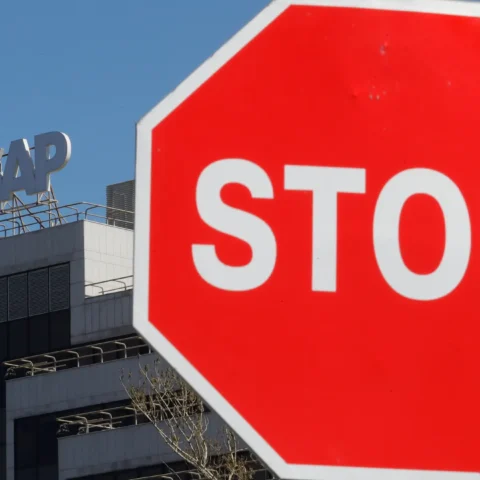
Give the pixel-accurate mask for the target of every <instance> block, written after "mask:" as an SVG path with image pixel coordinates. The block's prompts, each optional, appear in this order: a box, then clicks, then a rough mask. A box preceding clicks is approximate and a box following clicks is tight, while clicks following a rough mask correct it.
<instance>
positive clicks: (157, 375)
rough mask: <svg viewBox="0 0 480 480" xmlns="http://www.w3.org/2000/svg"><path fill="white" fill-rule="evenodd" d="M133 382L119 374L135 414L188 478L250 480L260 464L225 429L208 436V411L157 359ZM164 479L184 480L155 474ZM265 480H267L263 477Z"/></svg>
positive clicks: (141, 366) (174, 474) (173, 475)
mask: <svg viewBox="0 0 480 480" xmlns="http://www.w3.org/2000/svg"><path fill="white" fill-rule="evenodd" d="M139 373H140V376H139V379H138V380H137V381H136V382H135V381H134V380H133V376H132V374H131V373H129V374H128V375H125V374H124V373H122V376H121V382H122V385H123V387H124V389H125V391H126V392H127V394H128V396H129V397H130V399H131V401H132V406H133V408H135V410H136V412H137V413H141V414H143V415H144V416H145V417H146V418H147V419H148V421H149V422H150V423H151V424H152V425H153V426H154V427H155V429H156V430H157V432H158V433H159V435H160V437H161V438H162V439H163V441H164V442H165V443H166V444H167V445H168V446H169V447H170V448H171V449H172V451H173V452H175V453H176V454H177V455H178V456H179V457H180V458H182V459H183V460H185V461H186V462H187V464H189V465H191V467H192V469H191V470H189V471H188V473H189V475H190V477H194V478H197V479H198V480H253V476H254V473H255V472H256V471H258V470H259V468H260V469H261V467H260V463H259V462H258V460H256V459H254V458H253V457H252V455H251V454H250V453H249V452H248V451H247V450H245V449H243V450H242V449H241V448H240V446H239V442H238V438H237V436H236V435H235V433H234V432H233V431H232V430H231V429H230V428H228V427H225V428H224V429H223V431H222V432H218V434H217V435H212V434H210V435H209V434H208V427H209V419H208V410H207V409H206V407H205V405H204V403H203V401H202V399H201V398H200V397H199V396H198V395H197V393H196V392H195V391H194V390H193V389H192V388H191V387H190V386H189V385H188V384H187V383H186V382H185V381H184V380H183V379H182V378H181V377H180V376H179V375H178V374H177V373H176V372H175V371H174V370H173V369H171V368H169V367H167V366H166V364H165V363H164V362H163V361H162V360H161V359H160V358H157V359H155V361H154V362H153V365H152V366H151V365H142V364H141V363H140V366H139ZM157 478H159V479H160V478H164V479H166V480H185V479H184V478H182V479H181V478H180V476H179V474H178V472H175V471H173V470H171V469H170V474H163V475H158V477H157ZM268 478H273V476H272V475H271V474H269V476H268Z"/></svg>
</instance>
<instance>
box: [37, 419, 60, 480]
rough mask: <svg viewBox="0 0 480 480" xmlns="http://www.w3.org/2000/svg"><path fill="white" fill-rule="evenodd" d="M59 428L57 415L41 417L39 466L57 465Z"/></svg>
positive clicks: (39, 425) (38, 438)
mask: <svg viewBox="0 0 480 480" xmlns="http://www.w3.org/2000/svg"><path fill="white" fill-rule="evenodd" d="M57 430H58V423H57V421H56V416H54V417H52V416H51V415H48V416H47V415H46V416H42V417H39V419H38V428H37V452H38V465H39V466H40V465H41V466H45V465H57V461H58V444H57ZM50 478H53V477H50Z"/></svg>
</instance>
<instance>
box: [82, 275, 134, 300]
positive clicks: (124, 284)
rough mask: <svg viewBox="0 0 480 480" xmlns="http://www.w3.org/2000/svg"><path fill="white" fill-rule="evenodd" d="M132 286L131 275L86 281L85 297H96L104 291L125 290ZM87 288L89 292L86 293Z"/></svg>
mask: <svg viewBox="0 0 480 480" xmlns="http://www.w3.org/2000/svg"><path fill="white" fill-rule="evenodd" d="M132 288H133V275H127V276H125V277H117V278H110V279H108V280H102V281H101V282H93V283H91V282H87V283H86V284H85V289H86V290H85V297H86V298H91V297H97V296H99V295H105V294H106V293H114V292H126V291H127V290H131V289H132ZM87 289H88V292H89V293H90V294H87Z"/></svg>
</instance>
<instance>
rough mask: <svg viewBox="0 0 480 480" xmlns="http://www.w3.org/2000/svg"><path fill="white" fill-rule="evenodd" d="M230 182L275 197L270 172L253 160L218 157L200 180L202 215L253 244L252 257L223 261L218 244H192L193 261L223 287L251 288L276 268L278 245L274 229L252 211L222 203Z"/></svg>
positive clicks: (261, 195)
mask: <svg viewBox="0 0 480 480" xmlns="http://www.w3.org/2000/svg"><path fill="white" fill-rule="evenodd" d="M228 183H238V184H241V185H244V186H245V187H247V188H248V189H249V191H250V193H251V195H252V197H253V198H273V187H272V184H271V182H270V179H269V177H268V175H267V173H266V172H265V171H264V170H263V169H262V168H260V167H259V166H258V165H256V164H255V163H253V162H250V161H248V160H241V159H225V160H219V161H217V162H214V163H212V164H210V165H209V166H207V167H206V168H205V169H204V170H203V171H202V173H201V174H200V177H199V179H198V182H197V189H196V202H197V209H198V213H199V214H200V218H201V219H202V220H203V221H204V222H205V223H206V224H207V225H209V226H210V227H212V228H214V229H216V230H218V231H219V232H222V233H225V234H227V235H232V236H233V237H237V238H239V239H241V240H243V241H245V242H246V243H248V244H249V245H250V248H251V249H252V259H251V261H250V262H249V263H248V264H247V265H244V266H229V265H225V264H224V263H223V262H221V261H220V260H219V258H218V256H217V254H216V252H215V245H200V244H194V245H192V255H193V262H194V264H195V267H196V269H197V271H198V273H199V275H200V276H201V277H202V278H203V279H204V280H205V281H206V282H208V283H209V284H210V285H213V286H214V287H217V288H220V289H222V290H230V291H245V290H252V289H254V288H257V287H259V286H261V285H262V284H263V283H265V282H266V281H267V280H268V278H269V277H270V275H271V274H272V272H273V269H274V268H275V262H276V258H277V245H276V241H275V236H274V234H273V232H272V230H271V228H270V227H269V226H268V225H267V224H266V223H265V222H264V221H263V220H262V219H260V218H258V217H257V216H255V215H252V214H251V213H248V212H245V211H243V210H239V209H237V208H233V207H230V206H228V205H226V204H224V203H223V201H222V199H221V197H220V193H221V190H222V188H223V187H224V186H225V185H227V184H228Z"/></svg>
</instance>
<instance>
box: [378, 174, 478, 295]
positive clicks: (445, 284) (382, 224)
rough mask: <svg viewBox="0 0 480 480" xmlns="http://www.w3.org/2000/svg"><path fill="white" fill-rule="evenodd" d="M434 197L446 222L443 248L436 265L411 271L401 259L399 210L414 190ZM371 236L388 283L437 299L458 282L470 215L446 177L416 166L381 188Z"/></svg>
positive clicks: (464, 259) (466, 253) (468, 242)
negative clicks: (429, 270)
mask: <svg viewBox="0 0 480 480" xmlns="http://www.w3.org/2000/svg"><path fill="white" fill-rule="evenodd" d="M420 193H423V194H426V195H430V196H431V197H433V198H434V199H435V200H436V201H437V202H438V204H439V205H440V208H441V209H442V212H443V216H444V220H445V250H444V254H443V258H442V260H441V262H440V264H439V266H438V267H437V269H436V270H435V271H434V272H432V273H430V274H427V275H421V274H416V273H414V272H412V271H411V270H409V268H408V267H407V266H406V265H405V263H404V262H403V259H402V254H401V251H400V240H399V224H400V216H401V213H402V208H403V205H404V204H405V202H406V201H407V199H408V198H409V197H411V196H412V195H415V194H420ZM373 240H374V249H375V255H376V258H377V263H378V266H379V268H380V271H381V272H382V275H383V277H384V278H385V280H386V281H387V283H388V284H389V285H390V286H391V287H392V288H393V289H394V290H395V291H396V292H397V293H399V294H400V295H403V296H404V297H406V298H410V299H412V300H436V299H438V298H441V297H444V296H445V295H448V294H449V293H450V292H452V291H453V290H454V289H455V288H456V287H457V286H458V284H459V283H460V282H461V281H462V278H463V276H464V274H465V271H466V270H467V267H468V262H469V258H470V250H471V231H470V217H469V214H468V208H467V204H466V203H465V200H464V198H463V195H462V193H461V191H460V190H459V188H458V187H457V186H456V185H455V183H453V181H452V180H450V179H449V178H448V177H447V176H446V175H444V174H442V173H440V172H437V171H435V170H429V169H423V168H416V169H411V170H405V171H403V172H400V173H399V174H397V175H395V176H394V177H393V178H392V179H390V180H389V181H388V182H387V184H386V185H385V186H384V187H383V190H382V191H381V193H380V196H379V198H378V201H377V205H376V208H375V215H374V221H373Z"/></svg>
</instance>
